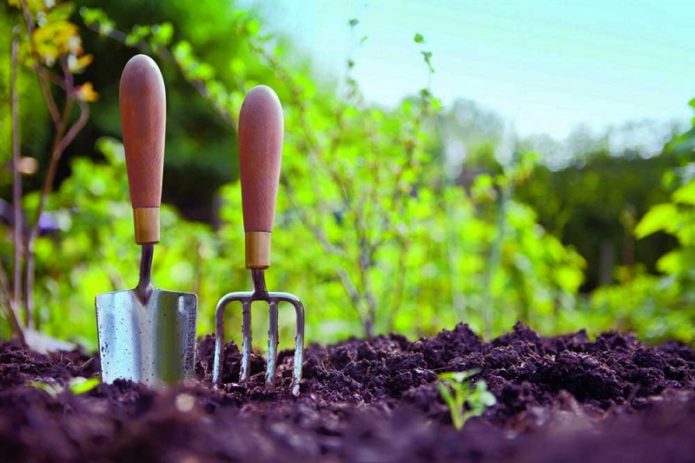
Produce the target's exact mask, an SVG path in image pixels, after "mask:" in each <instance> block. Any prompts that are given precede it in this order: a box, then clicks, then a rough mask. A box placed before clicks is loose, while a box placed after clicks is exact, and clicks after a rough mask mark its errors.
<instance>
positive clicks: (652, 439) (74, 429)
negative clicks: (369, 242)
mask: <svg viewBox="0 0 695 463" xmlns="http://www.w3.org/2000/svg"><path fill="white" fill-rule="evenodd" d="M212 347H213V340H212V339H211V338H210V337H208V338H205V339H203V340H201V341H200V344H199V350H198V364H197V368H196V370H197V376H198V380H199V381H198V382H196V383H194V384H190V385H185V386H183V385H182V386H178V387H175V388H171V389H167V390H162V391H159V392H156V391H153V390H150V389H147V388H145V387H142V386H139V385H134V384H129V383H125V382H123V383H116V384H113V385H99V386H98V387H96V388H94V389H92V390H91V391H89V392H86V393H83V394H79V395H73V394H72V393H70V392H67V391H66V390H65V391H62V392H60V391H59V389H60V388H59V387H56V388H55V389H56V392H53V393H50V392H46V391H45V390H43V389H42V388H41V387H37V385H36V383H33V384H32V383H30V382H31V381H39V382H42V383H50V382H51V381H53V380H55V381H57V382H58V383H59V384H65V383H66V381H68V380H69V379H70V378H71V377H77V376H83V377H91V376H94V375H95V374H97V372H98V369H99V367H98V359H97V358H95V357H92V356H89V355H85V354H83V353H81V352H63V353H55V354H52V355H50V356H44V355H40V354H35V353H32V352H27V351H25V350H22V349H21V348H20V347H19V346H18V345H17V344H16V343H14V342H9V343H4V344H2V345H0V460H1V461H3V462H10V461H90V462H101V461H162V462H163V461H166V462H180V463H196V462H208V461H269V462H273V461H278V462H280V461H282V462H294V461H297V462H310V461H326V462H338V461H354V462H371V461H387V462H404V461H423V462H428V463H431V462H437V461H447V462H449V461H477V462H487V461H495V462H506V461H509V462H511V461H514V462H526V461H528V462H543V461H547V462H556V461H564V462H568V461H581V462H583V463H586V462H594V461H632V462H635V461H645V462H646V461H648V462H658V461H669V462H673V461H692V459H693V458H695V438H694V436H695V435H694V434H693V429H694V428H693V426H694V425H693V423H695V352H694V351H693V350H692V349H690V348H688V347H686V346H683V345H680V344H676V343H667V344H663V345H660V346H657V347H648V346H645V345H643V344H641V343H640V342H638V341H637V340H636V339H635V338H634V337H632V336H630V335H625V334H618V333H607V334H603V335H601V336H599V337H598V338H597V339H596V340H595V341H589V340H588V339H587V336H586V335H585V334H584V333H582V332H580V333H576V334H572V335H566V336H561V337H555V338H544V337H540V336H538V335H537V334H536V333H534V332H533V331H531V330H529V329H528V328H526V327H524V326H522V325H517V326H516V327H515V328H514V330H513V331H512V332H511V333H509V334H506V335H504V336H501V337H499V338H497V339H495V340H492V341H491V342H482V341H481V340H480V338H479V337H478V336H476V335H475V334H474V333H473V332H472V331H470V330H469V329H468V328H467V327H466V326H465V325H459V326H457V327H456V328H455V329H454V330H452V331H443V332H441V333H440V334H439V335H437V336H434V337H431V338H423V339H420V340H418V341H414V342H412V341H409V340H407V339H406V338H404V337H401V336H398V335H390V336H382V337H378V338H375V339H373V340H371V341H360V340H351V341H346V342H343V343H339V344H336V345H332V346H328V347H322V346H317V345H312V346H309V347H308V349H307V351H306V354H305V357H306V361H305V365H304V380H303V383H302V393H301V397H299V398H298V399H295V398H293V397H292V396H291V395H289V393H288V391H289V382H290V378H291V370H290V363H291V353H290V352H283V353H282V354H281V356H280V363H281V367H280V375H281V377H280V378H279V379H278V384H277V386H276V388H275V389H274V390H269V389H267V388H266V387H264V386H263V384H262V381H263V374H262V373H263V371H264V368H265V364H264V361H263V359H262V358H261V357H255V356H254V358H253V361H252V372H253V373H256V374H255V375H254V376H253V377H252V379H251V381H250V383H249V384H248V385H247V386H241V385H238V384H234V383H235V381H236V380H237V379H238V376H237V375H238V370H239V357H240V355H239V351H238V349H237V347H236V346H235V345H234V344H232V343H229V344H228V345H227V346H226V348H225V376H224V378H223V380H224V382H225V385H224V388H223V389H222V390H213V389H211V388H210V387H209V384H210V375H211V371H212V368H211V367H212ZM474 368H478V369H480V370H481V375H480V376H479V377H482V378H484V379H485V380H486V382H487V384H488V387H489V389H490V390H491V391H492V392H493V393H494V395H495V396H496V398H497V404H496V405H494V406H493V407H491V408H489V409H488V410H487V411H486V413H485V415H484V416H482V417H479V418H472V419H471V420H469V421H468V422H467V423H466V425H465V426H464V428H463V429H462V430H461V431H457V430H456V429H455V428H454V427H453V426H452V425H451V419H450V416H449V411H448V409H447V408H446V406H445V405H444V403H443V402H442V401H441V400H440V398H439V394H438V391H437V386H436V383H435V380H436V376H437V374H438V373H441V372H445V371H463V370H470V369H474Z"/></svg>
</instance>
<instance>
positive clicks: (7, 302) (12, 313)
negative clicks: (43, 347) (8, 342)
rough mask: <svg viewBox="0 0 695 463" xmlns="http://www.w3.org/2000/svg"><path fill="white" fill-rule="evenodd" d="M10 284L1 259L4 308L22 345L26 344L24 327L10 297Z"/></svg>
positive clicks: (0, 273)
mask: <svg viewBox="0 0 695 463" xmlns="http://www.w3.org/2000/svg"><path fill="white" fill-rule="evenodd" d="M8 283H9V282H8V281H7V272H5V267H3V265H2V259H0V295H2V299H3V304H2V305H3V307H5V308H6V311H7V320H8V322H9V323H10V327H11V329H12V332H13V333H14V334H15V335H16V336H17V338H18V339H19V341H20V342H21V343H22V344H26V342H25V339H24V330H22V325H21V324H20V323H19V317H17V306H15V304H14V302H13V301H12V298H11V297H10V296H9V295H10V288H9V284H8Z"/></svg>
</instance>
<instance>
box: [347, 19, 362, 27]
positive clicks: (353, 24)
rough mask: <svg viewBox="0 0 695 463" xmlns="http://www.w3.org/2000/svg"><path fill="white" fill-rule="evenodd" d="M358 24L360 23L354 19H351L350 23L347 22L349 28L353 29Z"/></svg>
mask: <svg viewBox="0 0 695 463" xmlns="http://www.w3.org/2000/svg"><path fill="white" fill-rule="evenodd" d="M359 23H360V21H359V20H358V19H356V18H352V19H351V20H350V21H348V24H349V25H350V27H355V26H356V25H358V24H359Z"/></svg>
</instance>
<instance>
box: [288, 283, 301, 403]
mask: <svg viewBox="0 0 695 463" xmlns="http://www.w3.org/2000/svg"><path fill="white" fill-rule="evenodd" d="M289 302H291V303H292V305H293V306H294V310H295V312H296V314H297V332H296V334H295V337H294V371H293V373H292V395H294V396H295V397H297V396H299V383H300V382H301V381H302V360H303V357H304V305H303V304H302V302H301V301H300V300H299V299H297V298H296V297H295V298H294V299H290V301H289Z"/></svg>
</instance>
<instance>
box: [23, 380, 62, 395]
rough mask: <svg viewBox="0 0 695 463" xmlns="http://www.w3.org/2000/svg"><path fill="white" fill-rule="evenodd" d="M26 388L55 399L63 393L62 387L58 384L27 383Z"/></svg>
mask: <svg viewBox="0 0 695 463" xmlns="http://www.w3.org/2000/svg"><path fill="white" fill-rule="evenodd" d="M27 386H29V387H33V388H35V389H38V390H40V391H43V392H45V393H47V394H48V395H50V396H51V397H53V398H55V397H56V396H57V395H58V394H60V393H61V392H62V391H63V386H61V385H60V384H58V383H44V382H43V381H28V382H27Z"/></svg>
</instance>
